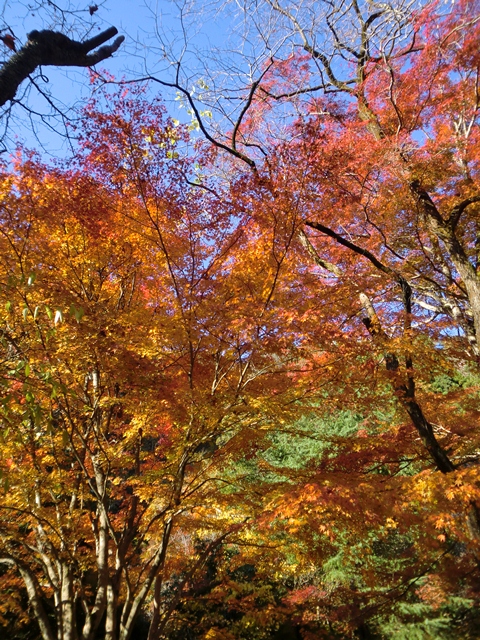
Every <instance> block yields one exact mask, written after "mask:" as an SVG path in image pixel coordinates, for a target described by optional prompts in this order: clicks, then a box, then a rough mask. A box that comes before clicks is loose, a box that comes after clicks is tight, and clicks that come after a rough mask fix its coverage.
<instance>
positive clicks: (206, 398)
mask: <svg viewBox="0 0 480 640" xmlns="http://www.w3.org/2000/svg"><path fill="white" fill-rule="evenodd" d="M471 9H472V6H471V5H470V4H469V3H463V2H460V3H457V4H455V5H454V6H453V7H452V8H451V10H449V11H448V12H447V11H443V9H442V7H441V6H438V7H437V6H436V5H430V6H429V7H428V8H427V9H426V10H423V11H418V12H416V13H415V12H414V13H412V14H411V15H410V17H409V22H408V25H407V26H405V27H404V28H405V29H406V30H407V31H408V33H409V34H410V35H409V40H408V41H407V40H406V39H401V38H399V39H398V46H393V45H392V47H393V48H391V50H390V52H389V55H388V56H387V55H380V54H379V53H378V51H375V50H374V47H373V44H372V46H371V49H370V50H369V51H370V53H369V55H367V49H366V48H365V46H364V50H362V49H361V47H362V43H360V45H359V46H360V49H359V51H361V56H360V54H359V56H360V57H359V56H357V57H356V58H355V61H356V62H355V65H354V64H353V63H352V64H349V65H345V68H339V69H336V68H335V69H333V71H332V69H330V72H331V73H333V75H334V78H335V74H337V76H338V77H339V74H341V73H342V74H347V75H346V78H347V79H345V77H344V79H343V80H342V81H340V80H338V86H337V89H338V91H336V92H334V93H329V92H325V93H324V94H319V93H318V92H315V91H313V92H309V91H306V90H305V91H304V90H303V88H305V87H307V86H308V85H309V84H310V85H311V86H314V85H315V84H316V79H315V73H316V67H315V65H313V64H312V61H313V62H314V61H315V60H318V59H320V58H319V56H318V55H317V56H316V55H315V51H314V50H312V51H310V50H309V49H308V48H307V47H305V48H304V51H303V53H302V54H301V55H300V56H299V57H298V58H295V57H290V58H288V59H285V60H279V61H272V62H271V64H270V66H269V69H268V71H267V72H266V73H265V75H264V79H263V85H262V86H261V89H262V90H259V91H258V92H257V93H255V95H254V96H253V97H252V99H251V104H250V105H249V110H248V112H246V113H247V115H246V117H245V119H244V120H243V122H242V131H241V133H242V136H243V137H242V140H243V142H244V144H243V146H242V147H241V153H242V154H243V153H245V154H250V153H252V155H251V156H250V155H249V156H248V157H249V158H250V159H251V162H250V163H245V162H243V163H242V161H241V158H240V159H239V153H238V152H237V150H236V149H234V151H235V153H233V154H231V155H230V156H229V155H228V154H227V153H225V149H223V151H221V152H220V151H219V149H218V148H215V146H210V144H209V145H208V146H207V145H206V143H197V144H194V143H193V141H192V140H191V136H190V134H189V131H188V127H183V126H182V125H180V124H178V123H176V122H175V121H173V120H170V119H169V118H168V117H167V116H166V113H165V109H164V107H162V106H161V104H160V103H158V102H155V101H154V102H153V104H152V101H150V102H147V100H146V99H145V94H144V93H143V91H142V90H140V89H136V90H133V91H132V90H128V91H126V90H125V91H123V90H121V91H119V92H118V93H116V94H108V98H109V102H110V108H109V109H105V108H101V106H100V103H93V102H92V103H91V104H89V105H87V107H86V108H85V110H84V116H83V121H82V124H81V125H80V126H79V129H78V134H79V135H80V145H79V149H78V151H77V152H76V154H75V155H74V156H73V157H72V158H71V160H70V161H69V163H68V165H66V164H63V165H62V164H58V165H54V166H51V165H46V164H44V163H42V161H41V159H39V158H38V157H37V156H35V155H34V154H28V153H26V152H19V154H18V156H17V157H16V159H15V161H14V163H13V168H11V167H5V168H4V169H3V171H2V174H1V181H2V189H1V194H2V195H1V203H0V204H1V209H0V215H1V235H0V265H1V266H0V271H1V277H0V282H1V287H0V295H1V304H0V314H1V325H0V341H1V345H2V361H1V377H0V385H1V390H2V393H1V411H2V432H1V440H0V448H1V451H2V459H1V462H0V472H1V499H0V533H1V538H0V562H1V563H2V575H1V577H0V581H1V583H2V590H3V591H4V592H5V593H6V594H7V597H5V598H4V599H2V602H1V604H0V624H1V625H3V627H4V628H5V629H6V630H9V632H10V633H12V634H15V633H16V634H20V633H23V631H22V630H25V629H30V631H29V633H33V632H32V631H31V629H32V628H33V626H32V625H33V623H34V624H35V625H36V626H35V629H36V631H35V633H37V636H36V637H41V638H42V640H54V638H59V639H61V640H94V639H96V638H102V639H103V638H105V639H107V640H128V638H137V637H138V638H140V637H142V638H143V637H145V638H148V640H154V639H156V638H164V637H166V638H172V639H173V640H175V638H185V637H191V638H205V639H213V638H217V639H224V640H234V639H235V638H253V639H256V638H258V639H261V638H273V637H277V638H280V637H284V638H291V637H303V638H306V639H309V638H323V637H325V638H336V637H340V638H348V637H372V638H382V637H398V638H400V637H419V638H429V637H439V638H443V637H445V638H447V637H462V638H463V637H465V638H469V637H472V638H473V637H476V636H475V633H476V632H477V631H478V625H477V623H478V620H476V619H475V615H474V614H473V613H472V612H474V611H476V610H477V609H476V607H478V599H479V593H478V555H479V553H480V547H479V545H480V516H479V507H480V484H479V482H480V478H479V472H478V463H479V450H480V449H479V447H480V431H479V407H478V393H479V380H480V378H479V372H478V358H479V354H480V337H479V336H480V276H479V274H478V265H479V257H478V248H479V240H478V238H479V237H480V227H479V224H480V221H479V213H480V190H479V186H478V181H479V168H480V167H479V163H480V155H479V153H480V152H479V144H478V143H479V140H478V136H479V133H478V110H479V106H480V92H479V73H480V54H479V52H478V46H477V45H478V39H479V32H478V29H479V27H478V20H477V21H475V20H472V19H471ZM393 44H394V45H395V41H394V43H393ZM354 57H355V56H354ZM320 60H321V59H320ZM321 62H322V64H325V62H324V61H322V60H321ZM332 83H333V84H335V83H334V82H333V80H332ZM342 83H343V84H342ZM335 86H336V85H335ZM300 87H302V91H297V92H295V88H297V89H299V88H300ZM252 95H253V94H252ZM285 104H286V105H287V107H289V108H290V107H291V108H292V112H291V114H292V115H291V117H289V118H287V120H286V125H285V126H286V128H287V133H288V135H282V136H279V135H276V132H277V129H276V127H275V124H276V122H277V120H276V118H277V116H276V113H277V109H278V107H279V106H280V107H281V108H284V107H285ZM252 145H253V146H252ZM259 148H261V149H262V151H263V153H258V156H257V155H255V154H256V151H255V150H257V151H258V149H259ZM252 150H253V151H252ZM402 607H403V608H402ZM389 625H390V626H389ZM409 625H410V626H409ZM429 625H430V626H429ZM442 625H443V626H442ZM448 625H450V626H448ZM475 625H477V626H475ZM455 628H457V630H458V634H459V635H458V636H452V635H448V634H449V633H450V634H451V633H452V631H451V630H452V629H455ZM399 629H400V630H399ZM412 629H415V630H416V631H415V632H418V633H420V632H421V633H424V635H417V636H413V635H411V634H412V633H413V631H412ZM187 631H188V633H189V634H192V635H187ZM444 632H445V634H446V635H442V634H443V633H444ZM275 633H276V634H278V635H276V636H275V635H274V634H275ZM401 633H404V635H403V636H402V635H401ZM38 634H40V635H38ZM282 634H283V635H282ZM289 634H290V635H289ZM293 634H301V635H297V636H294V635H293ZM354 634H357V636H354ZM360 634H364V635H360ZM366 634H370V635H366ZM385 634H390V635H385ZM395 634H397V635H395ZM409 634H410V635H409ZM428 634H430V635H428ZM432 634H433V635H432ZM435 634H436V635H435ZM469 634H470V635H469ZM18 637H23V636H20V635H18ZM29 637H30V636H29ZM31 637H34V636H31Z"/></svg>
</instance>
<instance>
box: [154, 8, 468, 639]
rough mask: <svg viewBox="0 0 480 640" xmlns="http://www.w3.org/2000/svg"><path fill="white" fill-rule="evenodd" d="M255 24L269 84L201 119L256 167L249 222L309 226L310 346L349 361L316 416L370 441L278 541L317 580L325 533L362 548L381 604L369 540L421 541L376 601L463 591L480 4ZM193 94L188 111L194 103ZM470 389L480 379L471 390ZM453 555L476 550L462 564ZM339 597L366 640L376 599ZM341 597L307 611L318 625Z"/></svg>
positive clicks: (330, 371) (306, 481)
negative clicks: (322, 610) (422, 585)
mask: <svg viewBox="0 0 480 640" xmlns="http://www.w3.org/2000/svg"><path fill="white" fill-rule="evenodd" d="M319 7H320V8H319ZM322 7H324V8H323V9H322ZM250 9H251V7H250V6H247V5H246V6H245V19H246V21H247V22H248V19H249V11H250ZM262 11H263V12H264V13H262ZM255 12H256V13H255V19H252V20H251V24H252V25H254V27H257V25H260V24H261V25H262V29H263V26H264V25H265V24H271V23H272V22H273V21H274V20H275V18H272V19H271V21H270V20H269V19H267V18H265V16H266V15H267V14H268V12H270V15H275V14H276V16H277V18H278V23H276V24H280V26H279V27H278V29H277V31H276V32H275V34H274V35H275V37H277V38H278V40H279V41H281V42H282V46H278V47H277V49H275V47H274V46H273V45H272V46H271V48H270V49H269V46H268V45H269V42H268V40H267V36H265V37H264V34H263V32H262V34H261V36H262V38H261V43H262V48H263V49H262V50H263V51H265V50H266V53H265V54H264V55H265V59H264V61H263V65H262V64H261V61H260V60H257V63H256V65H251V68H252V69H253V68H255V69H256V70H257V76H256V77H255V78H253V79H252V80H251V82H250V84H249V85H248V86H245V87H244V89H243V96H244V101H243V103H242V104H241V106H237V105H238V95H239V93H241V90H239V89H238V87H237V88H235V89H232V94H231V95H232V96H233V97H232V102H233V101H234V100H235V101H236V102H235V103H234V104H235V105H236V106H233V107H232V108H231V113H232V114H233V115H232V116H231V121H232V128H231V129H229V130H227V131H225V132H223V134H219V135H218V136H217V138H216V139H215V137H214V135H212V133H211V132H210V131H211V129H210V130H209V129H208V128H207V125H206V123H205V119H204V121H203V122H202V121H201V115H202V113H201V108H200V106H198V105H197V108H196V109H195V110H194V115H195V118H196V121H197V122H198V123H199V126H200V128H201V129H202V131H204V133H205V134H206V136H207V139H208V140H209V142H211V143H213V144H214V145H215V146H216V147H217V149H218V153H219V154H220V153H222V152H225V151H230V153H231V155H232V156H233V157H234V158H236V159H237V160H238V159H239V160H242V161H243V162H244V163H245V165H247V167H248V168H247V170H246V171H245V172H241V173H242V176H241V177H240V178H238V179H237V181H235V180H234V181H233V182H234V186H233V187H232V188H234V189H235V188H236V187H237V193H239V196H238V197H240V198H241V199H242V203H243V206H244V207H247V206H250V207H256V212H255V215H256V216H258V217H262V216H264V215H265V212H268V213H267V215H268V216H269V217H270V218H271V220H272V221H273V224H274V225H275V226H276V225H281V224H283V221H284V220H288V219H289V218H292V217H293V216H294V217H295V218H296V227H297V232H296V236H295V242H293V243H292V245H291V248H290V251H292V252H294V253H295V254H296V258H295V261H294V263H295V268H296V269H297V273H298V274H299V277H300V279H301V280H302V285H301V286H302V287H303V288H304V291H305V297H306V298H309V300H310V304H311V308H312V309H315V312H316V313H318V314H319V317H320V318H321V322H322V326H321V327H317V328H316V329H315V333H314V334H312V338H313V336H316V337H317V339H318V340H319V343H318V344H321V343H323V344H325V341H324V340H322V337H323V339H324V338H325V334H324V333H322V332H323V331H330V332H331V334H330V336H331V338H332V342H331V343H330V345H329V349H328V351H329V354H330V356H332V353H333V352H336V356H337V360H336V365H335V367H333V368H331V367H329V366H326V367H323V369H322V375H323V385H324V390H325V396H322V397H321V404H322V405H323V409H324V410H325V409H327V408H328V407H330V410H331V411H336V410H337V409H338V407H341V408H343V409H345V408H351V409H353V410H355V411H357V412H359V413H360V414H361V415H362V417H363V418H364V423H363V424H364V428H362V429H359V431H358V437H357V438H355V439H352V438H351V437H350V438H347V439H345V440H343V441H342V440H341V439H334V441H336V443H337V444H336V447H340V448H339V449H338V448H336V451H337V453H336V454H335V455H332V454H331V455H330V456H329V457H328V458H329V459H327V460H323V459H322V458H321V457H317V459H316V463H315V461H312V466H314V469H313V470H312V471H310V472H309V473H305V474H303V476H302V477H301V478H299V477H298V474H296V475H293V476H292V474H290V481H289V482H287V483H286V485H281V488H280V489H279V490H278V493H277V494H276V496H275V494H274V497H273V499H272V502H271V505H272V510H271V512H270V513H271V517H270V518H269V519H267V522H268V525H267V529H266V531H269V530H271V529H272V527H277V528H278V530H279V531H280V530H285V528H287V529H288V522H289V520H290V521H291V527H292V537H293V539H294V544H296V545H297V546H300V548H302V547H303V548H304V549H306V550H307V551H305V556H306V558H307V560H306V562H308V559H309V561H310V562H315V564H316V565H317V566H318V567H322V566H323V565H325V563H326V559H327V558H328V557H329V556H331V555H332V553H334V551H333V549H330V551H329V550H328V548H326V547H328V543H326V544H325V548H323V549H322V551H321V552H318V555H317V554H316V553H315V552H314V551H313V550H314V549H315V548H316V547H319V546H320V547H321V546H322V545H319V544H318V542H316V537H315V536H318V534H319V532H320V533H324V534H325V535H326V536H329V535H330V536H332V537H335V536H336V537H337V539H339V540H342V538H343V540H344V541H345V540H350V539H351V537H352V536H353V537H354V538H359V537H360V539H362V544H360V545H354V546H353V547H352V548H353V549H355V554H357V557H358V556H359V555H360V557H362V563H363V567H362V568H360V569H359V568H358V567H357V569H356V571H357V572H359V573H361V574H362V576H363V578H362V579H363V580H365V581H366V582H364V583H363V587H365V584H367V585H370V587H371V586H372V584H374V583H375V580H373V581H372V577H371V576H372V573H373V574H374V575H376V581H377V583H376V588H377V589H378V592H377V595H380V594H381V592H382V590H383V592H384V591H385V588H386V586H385V584H384V583H383V581H382V579H381V577H380V574H381V571H380V572H379V571H378V564H379V561H378V558H377V557H375V553H373V556H374V557H373V558H372V547H371V544H370V542H372V541H374V540H375V537H376V538H377V543H378V544H377V547H378V548H380V546H381V544H380V543H381V541H382V540H387V542H385V545H384V548H385V549H386V550H387V555H388V548H389V545H393V547H391V548H394V546H395V543H394V542H388V540H394V538H395V536H400V537H399V540H401V539H402V536H406V538H404V543H399V544H400V548H401V546H402V544H405V545H406V546H405V548H404V550H403V551H402V553H405V554H406V555H407V556H408V555H410V559H411V560H413V558H414V557H415V558H416V559H415V560H413V561H412V562H411V564H410V565H409V566H408V567H405V568H404V569H402V570H400V569H398V575H399V579H398V582H397V585H398V590H397V587H393V586H392V585H390V586H391V593H390V595H391V597H387V598H385V597H384V596H381V597H380V600H382V598H383V600H384V602H385V601H386V602H387V603H388V602H391V600H393V599H395V598H396V597H401V595H399V593H402V585H403V586H405V584H408V585H410V584H414V582H415V581H416V580H419V579H420V578H421V576H422V575H424V574H425V573H428V575H430V573H429V572H431V570H432V569H431V568H432V567H435V570H436V571H437V575H436V578H432V580H434V579H438V580H440V582H442V581H443V582H442V584H443V585H444V587H443V588H444V589H445V590H448V589H449V588H452V586H451V584H450V587H448V586H446V585H447V584H448V579H447V578H446V576H447V575H448V574H449V573H450V575H455V576H456V578H457V579H458V580H459V581H461V580H462V579H463V578H460V576H462V575H463V576H465V575H470V574H471V573H472V572H473V573H474V574H475V573H476V570H475V567H476V560H475V557H476V554H478V543H479V539H480V526H479V523H480V520H479V506H478V499H479V478H478V445H479V441H478V437H479V433H478V352H479V351H478V350H479V343H478V336H479V331H480V315H479V309H480V307H479V306H478V293H479V291H480V290H479V285H480V280H479V276H478V212H479V203H480V192H479V189H478V149H479V145H478V112H479V104H480V102H479V100H480V95H479V89H478V78H479V72H480V67H479V63H480V59H479V56H478V47H477V45H476V43H477V42H478V3H476V2H458V3H455V4H454V5H452V7H451V8H448V9H447V8H445V7H444V6H443V5H440V4H436V3H430V4H429V5H428V6H427V7H426V8H424V9H417V10H411V9H410V10H409V9H408V7H405V6H397V5H395V4H391V5H386V4H381V5H380V4H378V5H377V4H375V3H355V2H354V3H351V4H349V5H348V6H347V5H346V4H344V3H338V5H337V4H330V3H325V5H321V4H320V5H318V6H317V4H314V3H304V4H302V5H301V6H300V7H299V6H298V5H297V4H295V5H290V4H289V3H280V2H276V1H275V2H274V1H267V2H265V3H261V4H260V5H256V7H255ZM258 15H262V16H263V17H264V18H265V19H264V20H263V21H262V20H259V18H258ZM322 23H323V24H322ZM284 25H286V26H284ZM320 25H321V26H320ZM282 28H283V29H284V30H283V31H282ZM279 32H280V35H278V33H279ZM325 32H326V35H325ZM282 38H283V39H282ZM285 42H288V43H291V48H290V49H289V50H288V51H287V54H286V55H283V56H282V53H284V52H285V44H284V43H285ZM282 47H283V48H282ZM329 47H330V48H329ZM165 84H166V83H165ZM207 85H208V83H206V82H204V81H202V84H200V81H199V86H200V88H201V89H202V96H201V97H200V99H199V102H204V103H207V104H208V103H209V101H210V104H212V105H218V104H219V101H220V100H221V99H222V98H223V96H224V95H227V94H223V93H222V94H221V95H220V96H217V97H215V96H214V95H213V97H212V95H211V94H212V93H213V91H214V90H213V89H212V90H211V91H210V95H209V88H208V86H207ZM178 89H179V90H180V91H182V93H183V95H184V96H186V100H188V101H189V103H190V105H191V106H192V109H193V107H194V106H195V96H194V95H193V94H188V92H187V90H186V89H185V88H184V87H182V86H181V85H178ZM227 98H228V95H227ZM218 109H219V110H220V109H221V107H218ZM223 112H224V113H225V112H226V108H224V109H223ZM285 114H286V115H285ZM223 157H224V158H225V155H224V156H223ZM224 161H225V162H227V163H228V160H224ZM246 185H248V186H247V187H246ZM238 187H240V188H238ZM252 203H253V204H252ZM306 259H309V260H310V261H311V263H310V266H308V262H307V261H306ZM319 308H322V311H320V310H319ZM312 342H314V340H313V341H312ZM318 352H319V353H320V352H321V349H319V350H318ZM322 355H323V354H322ZM331 362H332V360H330V361H329V363H331ZM442 375H443V376H445V375H446V378H444V380H445V381H446V383H447V392H448V393H446V394H444V393H441V392H440V389H439V387H440V383H439V382H438V381H439V380H441V379H442V378H441V376H442ZM462 375H463V376H465V377H466V378H468V377H469V376H470V382H469V383H466V384H461V383H458V382H457V381H458V379H459V376H460V377H461V376H462ZM360 438H364V441H363V442H362V441H361V439H360ZM379 470H381V473H379ZM385 476H386V477H385ZM302 483H303V484H302ZM291 485H293V488H290V487H291ZM392 496H394V499H393V500H392V498H391V497H392ZM419 501H421V503H422V505H423V508H422V509H419ZM353 514H356V516H355V515H353ZM352 518H355V521H353V520H352ZM342 521H343V524H341V523H342ZM266 535H268V534H266ZM365 540H370V542H367V543H364V542H363V541H365ZM451 540H456V541H457V543H459V541H461V542H462V544H465V545H466V547H465V549H466V550H465V551H463V552H461V553H459V554H458V555H459V556H460V557H459V558H456V559H455V558H454V559H453V560H452V554H451V553H450V552H449V551H448V549H449V548H450V551H451V549H452V547H449V546H448V545H449V544H453V543H451V542H449V541H451ZM382 544H383V543H382ZM455 544H456V543H455ZM379 545H380V546H379ZM409 545H411V546H409ZM442 545H443V547H442ZM334 546H335V545H334ZM338 546H340V547H342V546H343V545H342V544H340V542H337V547H338ZM442 548H443V549H444V551H443V552H442V551H441V549H442ZM420 549H421V550H422V551H421V552H420ZM420 555H421V560H420V559H419V556H420ZM453 555H455V554H453ZM312 558H316V560H315V561H313V560H312ZM434 558H436V560H434ZM439 558H442V561H440V560H439ZM442 562H443V573H442V568H441V565H442ZM407 564H408V563H407ZM375 565H377V569H375ZM427 567H430V569H429V570H428V571H427ZM440 575H441V576H442V577H441V578H440V577H439V576H440ZM400 576H402V577H401V578H400ZM467 582H468V581H467ZM465 584H466V583H465ZM465 588H466V591H468V590H469V589H473V591H469V594H470V595H471V596H472V597H474V598H477V599H478V593H476V592H475V589H474V587H473V586H472V584H470V586H469V587H468V588H467V587H465ZM342 589H343V587H342ZM342 589H340V590H339V594H340V595H339V596H338V597H339V598H340V601H342V600H343V603H342V604H343V608H342V614H341V617H344V613H343V612H344V611H345V610H347V611H348V610H350V614H349V615H352V617H353V618H356V619H357V623H358V620H359V619H361V615H360V614H358V610H357V611H355V607H358V606H362V607H364V608H366V611H365V613H364V614H362V615H363V616H364V617H368V607H365V598H367V599H369V600H370V601H372V602H373V601H374V598H375V595H374V593H373V591H372V590H371V589H369V590H367V591H368V595H366V593H367V592H366V591H365V590H364V589H359V585H358V584H357V585H355V586H354V587H353V589H352V588H348V587H346V588H345V589H344V590H342ZM419 593H420V592H419ZM422 593H423V592H422ZM425 593H426V591H425ZM328 600H329V599H328V598H326V596H325V594H324V593H323V594H322V596H321V598H320V600H319V599H318V598H317V600H315V599H312V600H310V603H309V604H308V605H307V612H308V610H310V613H311V611H312V609H314V608H315V607H316V606H320V604H319V603H320V602H328ZM307 601H308V600H307ZM355 603H356V604H355ZM335 606H336V608H337V609H338V607H339V602H338V600H337V601H336V604H335ZM375 606H376V605H373V608H375ZM331 615H332V613H331V612H330V613H328V614H327V617H328V616H331ZM335 619H336V620H337V618H336V617H335ZM330 620H332V618H330ZM350 631H351V630H350ZM345 632H346V629H344V630H343V631H342V633H345Z"/></svg>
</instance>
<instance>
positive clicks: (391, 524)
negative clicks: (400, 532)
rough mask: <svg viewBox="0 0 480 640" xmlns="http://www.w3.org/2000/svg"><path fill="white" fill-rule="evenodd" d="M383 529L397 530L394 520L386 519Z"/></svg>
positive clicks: (396, 523)
mask: <svg viewBox="0 0 480 640" xmlns="http://www.w3.org/2000/svg"><path fill="white" fill-rule="evenodd" d="M385 527H386V528H387V529H397V528H398V522H397V521H396V520H395V519H394V518H387V519H386V521H385Z"/></svg>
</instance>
